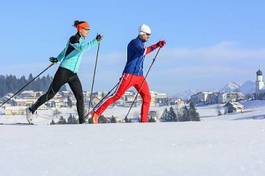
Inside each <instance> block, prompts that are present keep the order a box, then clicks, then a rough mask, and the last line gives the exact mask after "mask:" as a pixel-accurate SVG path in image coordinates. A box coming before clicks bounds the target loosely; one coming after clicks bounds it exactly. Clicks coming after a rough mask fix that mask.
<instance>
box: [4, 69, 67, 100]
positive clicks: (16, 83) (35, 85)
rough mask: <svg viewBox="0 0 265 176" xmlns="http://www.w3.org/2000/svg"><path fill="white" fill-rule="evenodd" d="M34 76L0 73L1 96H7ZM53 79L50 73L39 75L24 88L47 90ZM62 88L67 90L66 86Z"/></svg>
mask: <svg viewBox="0 0 265 176" xmlns="http://www.w3.org/2000/svg"><path fill="white" fill-rule="evenodd" d="M33 78H34V77H33V75H32V74H29V76H28V77H27V78H26V76H21V77H20V78H17V77H16V76H15V75H0V98H1V97H3V96H5V95H6V94H7V93H15V92H16V91H17V90H18V89H20V88H21V87H23V86H24V85H25V84H27V83H28V82H29V81H31V80H32V79H33ZM52 80H53V77H51V76H49V75H47V76H43V77H39V78H37V79H36V80H35V81H33V82H32V83H31V84H30V85H29V86H27V87H26V88H25V89H24V90H33V91H47V89H48V88H49V85H50V83H51V82H52ZM61 90H66V87H65V86H64V87H63V88H62V89H61Z"/></svg>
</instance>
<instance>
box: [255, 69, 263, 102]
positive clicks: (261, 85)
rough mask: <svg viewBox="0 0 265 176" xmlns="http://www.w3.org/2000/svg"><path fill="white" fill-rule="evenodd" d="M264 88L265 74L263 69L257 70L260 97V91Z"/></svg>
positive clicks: (257, 90)
mask: <svg viewBox="0 0 265 176" xmlns="http://www.w3.org/2000/svg"><path fill="white" fill-rule="evenodd" d="M263 88H264V82H263V75H262V72H261V70H258V71H257V80H256V97H259V96H258V95H259V92H260V90H262V89H263Z"/></svg>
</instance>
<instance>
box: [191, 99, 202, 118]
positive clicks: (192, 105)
mask: <svg viewBox="0 0 265 176" xmlns="http://www.w3.org/2000/svg"><path fill="white" fill-rule="evenodd" d="M189 118H190V120H191V121H200V116H199V113H198V112H197V111H196V108H195V106H194V104H193V103H192V102H191V103H190V109H189Z"/></svg>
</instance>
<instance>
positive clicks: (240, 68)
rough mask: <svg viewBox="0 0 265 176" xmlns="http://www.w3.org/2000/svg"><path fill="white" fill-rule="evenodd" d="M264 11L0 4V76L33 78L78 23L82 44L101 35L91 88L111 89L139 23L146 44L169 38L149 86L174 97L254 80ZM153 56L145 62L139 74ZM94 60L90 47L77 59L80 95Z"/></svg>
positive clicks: (217, 6)
mask: <svg viewBox="0 0 265 176" xmlns="http://www.w3.org/2000/svg"><path fill="white" fill-rule="evenodd" d="M264 8H265V1H264V0H251V1H250V0H246V1H240V0H233V1H231V0H215V1H212V0H197V1H194V0H182V1H180V0H174V1H173V0H172V1H170V0H164V1H148V0H146V1H140V0H134V1H122V0H117V1H101V0H97V1H87V0H79V1H78V2H75V1H69V0H65V1H51V0H45V1H33V0H32V1H29V0H24V1H12V0H10V1H3V2H1V6H0V21H1V28H0V39H1V41H2V42H1V44H0V48H1V57H0V61H1V67H0V74H3V75H7V74H15V75H17V76H22V75H29V74H30V73H33V74H34V75H37V74H38V73H39V72H41V71H42V70H43V69H44V68H46V67H47V66H48V65H49V60H48V59H49V57H51V56H57V55H58V54H59V52H60V51H61V50H62V49H63V48H64V47H65V45H66V43H67V41H68V39H69V37H70V36H71V35H73V34H74V33H75V32H76V31H75V28H73V27H72V24H73V21H74V20H77V19H78V20H86V21H88V22H89V24H90V26H91V27H92V31H91V33H90V36H89V37H88V39H87V40H92V39H93V38H94V37H95V36H96V34H97V33H102V34H103V35H104V40H103V41H102V44H101V48H100V54H99V63H98V69H97V75H96V82H95V90H109V89H110V88H112V87H113V86H114V85H115V84H116V82H117V81H118V80H119V77H120V76H121V73H122V71H123V68H124V66H125V63H126V48H127V44H128V43H129V42H130V40H132V39H134V38H136V37H137V33H138V27H139V25H141V24H143V23H145V24H148V25H149V26H150V27H151V29H152V36H151V39H150V41H149V42H147V43H146V46H148V45H151V44H153V43H155V42H157V41H159V40H160V39H165V40H166V41H167V45H166V46H165V47H164V48H163V49H162V50H161V52H160V53H159V55H158V58H157V60H156V62H155V64H154V66H153V68H152V70H151V73H150V75H149V76H148V79H147V80H148V82H149V87H150V89H152V90H154V91H158V92H165V93H168V94H170V95H174V94H177V93H179V92H182V91H185V90H213V89H217V90H218V89H221V88H222V87H224V86H225V84H227V83H228V82H230V81H235V82H237V83H239V84H242V83H244V82H245V81H247V80H252V81H255V72H256V71H257V70H258V69H259V68H260V69H261V70H262V71H263V72H265V62H264V59H265V40H264V39H265V35H264V31H265V23H264V16H265V11H264ZM154 54H155V53H153V54H151V55H149V56H147V57H146V61H145V66H144V67H145V70H147V68H148V66H149V65H150V63H151V60H152V59H153V57H154ZM95 55H96V48H93V49H91V50H89V51H87V53H86V54H85V55H84V57H83V60H82V65H81V67H80V71H79V73H78V75H79V76H80V78H81V81H82V84H83V87H84V90H88V89H90V86H91V80H92V74H93V67H94V62H95ZM57 69H58V65H56V66H54V67H53V68H52V69H50V70H49V71H48V72H47V73H45V74H50V75H54V73H55V72H56V70H57Z"/></svg>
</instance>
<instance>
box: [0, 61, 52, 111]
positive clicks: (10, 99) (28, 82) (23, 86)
mask: <svg viewBox="0 0 265 176" xmlns="http://www.w3.org/2000/svg"><path fill="white" fill-rule="evenodd" d="M53 65H54V63H51V64H50V65H49V66H48V67H47V68H45V69H44V70H43V71H42V72H40V73H39V74H38V75H37V76H36V77H34V78H33V79H32V80H31V81H30V82H28V83H27V84H26V85H24V86H23V87H22V88H20V89H19V90H18V91H17V92H16V93H14V95H12V96H11V97H9V98H8V99H7V100H6V101H4V102H3V103H2V104H1V105H0V107H2V106H3V105H4V104H6V103H7V102H8V101H9V100H11V99H12V98H13V97H15V96H16V95H17V94H18V93H20V92H21V91H22V90H23V89H24V88H25V87H27V86H28V85H29V84H31V83H32V82H33V81H35V79H37V78H38V77H39V76H40V75H42V74H43V73H44V72H46V71H47V70H48V69H49V68H50V67H51V66H53Z"/></svg>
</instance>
